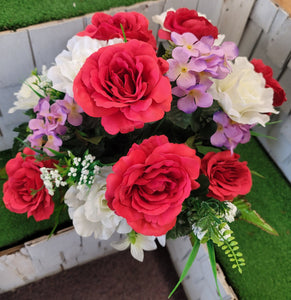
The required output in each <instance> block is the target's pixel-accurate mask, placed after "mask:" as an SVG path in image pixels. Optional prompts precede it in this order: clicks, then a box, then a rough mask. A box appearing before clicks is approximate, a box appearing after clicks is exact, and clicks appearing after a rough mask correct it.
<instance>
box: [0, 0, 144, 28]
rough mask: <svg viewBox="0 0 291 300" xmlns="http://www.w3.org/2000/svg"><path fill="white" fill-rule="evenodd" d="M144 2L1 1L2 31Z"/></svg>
mask: <svg viewBox="0 0 291 300" xmlns="http://www.w3.org/2000/svg"><path fill="white" fill-rule="evenodd" d="M142 1H144V0H103V1H100V0H41V1H40V0H0V31H4V30H16V29H18V28H21V27H26V26H29V25H34V24H39V23H43V22H48V21H53V20H60V19H66V18H72V17H77V16H81V15H84V14H87V13H92V12H95V11H102V10H108V9H110V8H112V7H118V6H128V5H132V4H134V3H137V2H142Z"/></svg>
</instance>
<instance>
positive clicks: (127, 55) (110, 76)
mask: <svg viewBox="0 0 291 300" xmlns="http://www.w3.org/2000/svg"><path fill="white" fill-rule="evenodd" d="M168 68H169V65H168V63H167V62H166V61H165V60H163V59H162V58H158V57H157V56H156V53H155V51H154V49H153V48H152V47H151V46H150V45H149V44H147V43H144V42H141V41H137V40H131V41H129V42H127V43H120V44H115V45H112V46H107V47H103V48H101V49H99V50H98V51H97V52H95V53H93V54H92V55H91V56H90V57H89V58H87V60H86V62H85V64H84V65H83V67H82V68H81V70H80V71H79V73H78V75H77V76H76V78H75V81H74V85H73V91H74V98H75V100H76V102H77V103H78V104H79V105H80V106H81V107H82V108H83V110H84V112H85V113H87V114H88V115H90V116H92V117H101V118H102V119H101V124H102V126H103V127H104V129H105V130H106V131H107V132H108V133H110V134H116V133H118V132H121V133H127V132H130V131H133V130H134V129H135V128H142V127H143V126H144V123H147V122H153V121H157V120H160V119H162V118H163V116H164V114H165V112H166V111H169V110H170V109H171V101H172V94H171V85H170V81H169V79H168V78H167V77H165V76H163V74H164V73H166V72H167V70H168Z"/></svg>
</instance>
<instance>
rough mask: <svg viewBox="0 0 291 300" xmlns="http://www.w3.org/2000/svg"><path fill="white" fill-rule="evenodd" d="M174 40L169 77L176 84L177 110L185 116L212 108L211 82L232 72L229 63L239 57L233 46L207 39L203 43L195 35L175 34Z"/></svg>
mask: <svg viewBox="0 0 291 300" xmlns="http://www.w3.org/2000/svg"><path fill="white" fill-rule="evenodd" d="M171 39H172V41H173V42H174V43H175V45H177V47H176V48H175V49H174V50H173V51H172V57H173V58H171V59H168V62H169V71H168V72H167V74H166V75H167V76H168V78H169V79H170V81H176V84H177V87H175V88H173V94H174V95H176V96H178V97H180V99H179V100H178V104H177V106H178V108H179V109H180V110H182V111H184V112H185V113H192V112H194V111H195V110H196V109H197V107H210V106H211V105H212V103H213V98H212V96H211V95H210V93H207V90H208V89H209V87H210V86H211V84H212V82H211V81H210V80H209V78H215V79H223V78H225V77H226V76H227V75H228V74H229V73H230V71H231V68H230V65H229V63H228V60H232V59H234V58H235V57H237V55H238V48H237V46H236V45H235V43H233V42H224V43H223V44H222V45H220V46H216V45H215V39H214V38H213V37H211V36H204V37H202V38H201V39H200V40H199V39H198V38H197V37H196V36H195V35H194V34H192V33H189V32H186V33H183V34H178V33H176V32H172V34H171Z"/></svg>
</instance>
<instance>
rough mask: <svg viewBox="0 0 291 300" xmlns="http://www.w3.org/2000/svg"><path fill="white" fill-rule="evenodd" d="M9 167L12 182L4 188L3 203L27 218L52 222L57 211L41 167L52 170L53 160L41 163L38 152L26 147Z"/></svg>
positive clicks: (8, 163) (9, 180) (7, 169)
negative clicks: (44, 184)
mask: <svg viewBox="0 0 291 300" xmlns="http://www.w3.org/2000/svg"><path fill="white" fill-rule="evenodd" d="M23 153H24V154H26V155H28V156H25V157H24V158H23V157H22V156H21V155H22V153H21V152H19V153H17V155H16V157H15V158H12V159H11V160H9V161H8V162H7V164H6V172H7V175H8V181H7V182H5V183H4V186H3V193H4V196H3V201H4V204H5V206H6V208H7V209H9V210H11V211H12V212H15V213H18V214H21V213H26V212H27V217H28V218H29V217H30V216H33V217H34V219H35V220H36V221H42V220H45V219H49V218H50V215H51V214H52V213H53V211H54V202H53V201H52V197H51V196H50V195H49V193H48V191H47V189H46V188H45V187H44V186H43V181H42V179H41V178H40V175H41V172H40V168H41V167H47V168H51V167H52V166H53V162H54V161H53V160H46V161H37V160H36V159H35V157H34V154H35V152H34V151H32V150H31V149H29V148H25V149H24V150H23Z"/></svg>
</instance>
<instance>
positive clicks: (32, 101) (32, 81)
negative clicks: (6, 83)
mask: <svg viewBox="0 0 291 300" xmlns="http://www.w3.org/2000/svg"><path fill="white" fill-rule="evenodd" d="M39 85H40V86H42V87H46V86H50V82H49V81H48V79H47V70H46V67H45V66H43V67H42V74H41V75H39V76H38V77H37V76H35V75H33V76H30V77H28V78H27V79H26V80H25V81H24V83H23V84H22V86H21V88H20V90H19V91H18V92H17V93H14V95H15V96H16V98H17V101H15V102H14V103H13V105H14V107H11V108H10V109H9V110H8V113H10V114H12V113H14V112H15V111H16V110H18V109H20V110H28V109H31V108H34V107H35V106H36V105H37V103H38V101H39V99H40V97H39V96H38V95H37V94H36V92H37V93H38V94H39V95H41V96H43V97H45V95H44V92H43V91H42V90H41V89H40V87H39Z"/></svg>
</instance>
